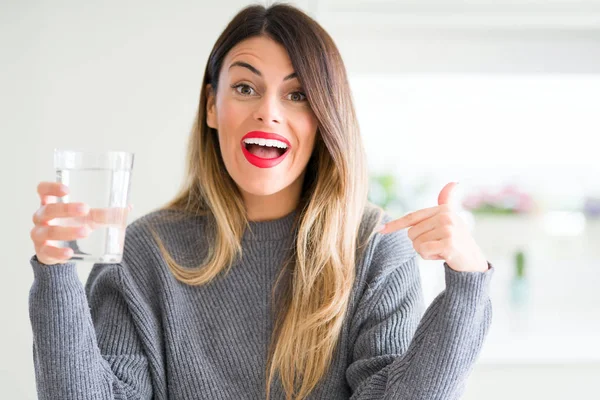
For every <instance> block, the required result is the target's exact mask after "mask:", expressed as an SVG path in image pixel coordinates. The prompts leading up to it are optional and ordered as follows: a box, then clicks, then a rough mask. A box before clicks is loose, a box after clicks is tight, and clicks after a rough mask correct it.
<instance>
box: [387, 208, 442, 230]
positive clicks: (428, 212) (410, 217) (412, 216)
mask: <svg viewBox="0 0 600 400" xmlns="http://www.w3.org/2000/svg"><path fill="white" fill-rule="evenodd" d="M438 211H439V207H438V206H435V207H429V208H424V209H422V210H418V211H413V212H410V213H408V214H406V215H405V216H403V217H401V218H398V219H396V220H394V221H390V222H388V223H387V224H385V229H384V232H385V233H388V232H394V231H398V230H400V229H404V228H407V227H409V226H413V225H416V224H418V223H419V222H421V221H423V220H426V219H428V218H431V217H432V216H434V215H435V214H437V212H438Z"/></svg>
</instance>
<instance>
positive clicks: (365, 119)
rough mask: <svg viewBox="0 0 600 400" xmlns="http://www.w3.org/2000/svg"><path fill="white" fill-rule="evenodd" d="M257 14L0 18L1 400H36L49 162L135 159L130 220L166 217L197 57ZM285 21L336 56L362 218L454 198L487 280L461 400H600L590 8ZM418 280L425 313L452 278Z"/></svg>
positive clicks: (599, 23)
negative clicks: (348, 111) (476, 346)
mask: <svg viewBox="0 0 600 400" xmlns="http://www.w3.org/2000/svg"><path fill="white" fill-rule="evenodd" d="M250 3H251V2H248V1H234V0H222V1H219V2H215V3H211V4H210V5H209V3H205V2H201V1H184V0H179V1H166V0H164V1H152V2H148V1H116V0H110V1H101V2H100V1H97V2H81V1H74V0H62V1H61V0H55V1H52V2H50V1H42V0H39V1H33V0H24V1H16V0H4V1H2V2H0V44H1V46H2V49H3V51H2V54H1V55H0V57H1V62H0V68H1V69H0V87H1V89H0V93H1V94H0V106H1V110H2V114H1V115H2V118H0V134H1V135H2V142H3V144H4V154H3V156H2V157H1V160H0V163H1V164H0V166H1V167H2V170H3V171H5V174H4V178H5V186H4V187H3V189H2V191H3V193H5V195H3V196H2V200H1V202H2V203H1V205H2V207H1V209H2V221H3V223H4V229H2V230H1V233H0V234H1V235H2V237H1V238H0V239H1V243H2V244H3V249H2V250H3V254H4V271H5V273H4V275H3V276H4V277H5V279H3V280H2V290H1V291H0V307H2V309H1V315H2V317H3V320H4V323H3V329H2V330H0V346H1V349H0V353H1V354H2V358H1V361H0V372H1V373H0V387H2V393H0V397H1V398H6V399H35V398H36V396H35V380H34V372H33V361H32V351H31V350H32V349H31V343H32V335H31V328H30V324H29V315H28V304H27V301H28V300H27V299H28V291H29V288H30V287H31V283H32V280H33V275H32V273H31V269H30V266H29V258H30V257H31V256H32V255H33V252H34V250H33V246H32V244H31V241H30V239H29V231H30V229H31V227H32V223H31V215H32V214H33V212H34V211H35V210H36V209H37V208H38V207H39V201H38V198H37V195H36V186H37V183H38V182H39V181H41V180H54V171H53V170H52V152H53V149H54V148H55V147H68V148H80V149H88V148H89V149H105V150H125V151H132V152H134V153H136V160H135V167H134V173H133V183H132V193H131V200H132V203H133V204H134V205H135V208H134V210H133V215H132V217H131V219H135V218H137V217H138V216H140V215H143V214H144V213H146V212H148V211H149V210H151V209H153V208H155V207H157V206H158V205H160V204H162V203H164V202H165V201H167V200H169V199H170V198H171V197H172V196H173V195H174V193H175V191H176V189H177V188H178V187H179V184H180V182H181V179H182V176H183V165H184V164H183V162H184V155H185V146H186V144H187V136H188V133H189V131H190V127H191V124H192V120H193V118H194V114H195V111H196V107H197V102H198V96H199V88H200V84H201V80H202V74H203V71H204V67H205V63H206V60H207V57H208V54H209V52H210V50H211V48H212V45H213V43H214V41H215V40H216V38H217V36H218V35H219V34H220V32H221V30H222V29H223V28H224V27H225V25H226V24H227V22H228V21H229V19H230V18H231V17H233V15H234V14H235V13H236V12H237V11H238V10H239V9H240V8H241V7H243V6H245V5H247V4H250ZM268 3H270V2H263V4H268ZM291 3H292V4H295V5H297V6H299V7H301V8H302V9H304V10H305V11H307V12H308V13H309V14H310V15H311V16H313V17H314V18H315V19H316V20H317V21H319V22H320V23H321V24H322V25H323V26H324V27H325V29H326V30H327V31H328V32H329V33H330V34H331V35H332V37H333V38H334V40H335V41H336V43H337V45H338V46H339V48H340V50H341V52H342V56H343V57H344V60H345V63H346V67H347V70H348V73H349V76H350V81H351V86H352V90H353V96H354V100H355V105H356V109H357V113H358V117H359V121H360V125H361V131H362V135H363V139H364V142H365V145H366V147H367V151H368V158H369V168H370V172H371V186H370V195H369V196H370V199H371V201H373V202H375V203H377V204H379V205H381V206H382V207H384V208H385V209H386V210H387V211H388V212H389V213H390V214H391V215H392V216H397V217H400V216H402V215H403V214H405V213H406V212H409V211H413V210H415V209H419V208H425V207H430V206H434V205H437V195H438V194H439V192H440V190H441V189H442V187H443V186H444V185H445V184H446V183H448V182H450V181H459V182H460V185H459V186H458V188H457V189H458V190H457V191H456V193H455V195H456V196H455V197H454V198H453V201H454V203H455V205H456V206H457V207H458V209H459V210H460V211H459V212H460V214H461V216H463V217H464V219H465V221H466V222H467V223H468V224H469V226H470V227H471V229H472V231H473V235H474V236H475V238H476V240H477V242H478V243H479V244H480V246H481V247H482V248H483V249H484V251H485V253H486V256H487V258H488V260H489V261H490V262H491V263H492V264H493V265H494V267H495V268H496V271H495V276H494V279H493V282H492V293H491V295H492V300H493V304H494V315H493V323H492V328H491V330H490V333H489V335H488V338H487V340H486V343H485V346H484V348H483V350H482V353H481V355H480V358H479V360H478V362H477V365H476V367H475V369H474V371H473V373H472V375H471V376H470V378H469V383H468V385H467V392H466V394H465V396H464V399H468V400H474V399H483V398H485V399H507V398H510V399H532V398H533V399H538V398H544V399H597V398H600V386H599V384H598V379H597V378H598V377H599V376H600V345H599V344H598V340H599V339H600V311H599V308H600V290H599V286H600V268H599V267H600V161H599V159H598V146H597V145H596V143H597V136H598V134H600V0H580V1H567V0H545V1H542V0H535V1H525V0H469V1H464V0H387V1H367V0H311V1H295V2H291ZM6 178H7V180H6ZM421 263H422V268H421V273H422V277H423V289H424V291H425V294H426V300H427V302H430V301H431V300H433V298H434V297H435V296H436V295H437V294H438V293H439V292H440V291H441V290H443V288H444V280H443V269H442V268H441V263H440V262H439V261H435V262H432V261H425V260H422V261H421ZM79 272H80V275H81V279H82V280H85V279H86V277H87V274H88V272H89V268H86V267H85V266H83V267H82V268H80V269H79Z"/></svg>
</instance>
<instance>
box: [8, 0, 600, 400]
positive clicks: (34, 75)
mask: <svg viewBox="0 0 600 400" xmlns="http://www.w3.org/2000/svg"><path fill="white" fill-rule="evenodd" d="M246 3H248V2H246V1H241V0H239V1H233V0H227V1H220V2H210V6H209V5H208V2H207V3H204V2H201V1H178V2H170V1H169V2H167V1H162V2H143V1H127V2H122V1H116V0H111V1H102V2H80V1H75V0H68V1H52V2H50V1H42V0H38V1H33V0H30V1H11V0H8V1H4V2H2V3H1V4H0V45H1V46H0V47H1V48H2V49H3V52H2V54H1V55H0V57H2V58H1V62H0V93H1V94H0V110H1V111H0V115H1V118H0V135H1V138H2V143H3V144H4V146H3V152H4V154H3V155H2V157H0V166H1V168H2V171H3V172H4V174H3V176H4V178H7V179H5V181H4V187H3V188H2V193H3V196H2V200H0V202H1V203H0V205H1V206H2V207H0V209H1V210H2V211H1V216H2V221H3V222H4V225H3V229H2V230H1V231H0V235H1V237H0V240H1V243H2V250H3V255H4V268H5V271H7V272H6V273H5V275H4V279H2V283H1V285H2V289H1V290H0V315H1V316H2V318H3V321H4V323H3V328H2V330H0V354H2V361H1V362H0V387H1V388H2V392H1V393H0V397H2V398H7V399H35V381H34V375H33V363H32V354H31V343H32V337H31V329H30V325H29V317H28V291H29V288H30V286H31V283H32V274H31V270H30V267H29V264H28V260H29V258H30V257H31V256H32V255H33V247H32V245H31V241H30V240H29V231H30V229H31V227H32V223H31V215H32V214H33V212H34V211H35V210H36V209H37V208H38V205H39V201H38V198H37V195H36V193H35V189H36V185H37V183H38V182H39V181H41V180H53V179H54V176H53V170H52V150H53V148H54V147H75V148H77V147H86V148H99V149H119V150H129V151H133V152H135V153H136V160H135V168H134V174H133V185H132V202H133V204H135V209H134V212H133V214H132V217H131V218H132V219H133V218H136V217H137V216H139V215H141V214H144V213H145V212H147V211H148V210H150V209H152V208H155V207H156V206H158V205H160V204H161V203H163V202H165V201H167V200H168V199H170V197H171V196H172V195H173V194H174V192H175V190H176V188H177V187H178V186H179V183H180V179H181V177H182V167H183V157H184V150H185V145H186V139H187V136H188V132H189V129H190V127H191V124H192V120H193V118H194V114H195V109H196V107H197V101H198V95H199V85H200V81H201V79H202V73H203V70H204V67H205V62H206V59H207V56H208V53H209V51H210V49H211V47H212V45H213V43H214V40H215V39H216V37H217V36H218V34H219V33H220V31H221V30H222V28H223V27H224V26H225V24H226V23H227V22H228V20H229V19H230V18H231V17H232V16H233V15H234V14H235V12H236V11H237V10H238V9H239V8H240V7H241V6H242V5H244V4H246ZM317 3H318V2H316V1H314V0H313V1H301V2H297V4H300V5H301V6H304V7H306V9H307V10H319V7H318V4H317ZM322 15H323V18H322V20H323V23H324V25H325V26H326V28H329V27H330V31H331V33H332V35H333V36H334V39H336V41H337V42H338V44H339V46H340V49H341V50H342V54H343V55H344V57H345V60H346V64H347V67H348V70H349V72H350V73H351V75H353V76H360V75H361V74H365V73H369V74H376V73H388V74H389V73H403V72H502V73H509V72H514V71H515V70H519V71H521V72H536V71H538V72H539V70H540V68H542V67H543V66H544V65H545V64H546V65H547V67H548V68H549V69H550V70H552V71H554V72H596V73H597V72H599V71H600V61H599V56H598V55H599V54H600V51H596V52H594V50H598V49H599V47H598V43H599V41H598V40H597V38H598V37H597V35H595V34H589V35H587V36H586V35H584V36H581V35H583V34H579V36H578V35H576V34H575V33H573V34H572V35H571V37H580V38H582V39H581V40H580V41H578V42H577V43H575V44H574V43H573V42H568V41H566V42H565V37H566V36H564V35H563V36H560V35H559V36H556V34H555V36H544V34H543V33H540V32H537V33H536V32H533V33H532V32H529V33H527V32H525V33H524V35H525V36H518V33H517V32H516V31H511V32H513V33H506V34H504V35H503V34H499V33H498V32H496V33H493V32H488V33H487V36H488V37H489V38H490V39H491V40H489V41H486V40H485V35H484V36H479V39H477V40H466V39H465V36H464V35H463V34H454V35H445V34H442V35H440V34H436V35H434V36H427V35H431V33H428V34H425V33H423V35H425V36H420V35H415V36H412V38H411V36H410V34H409V33H408V32H405V33H404V34H402V35H398V36H396V38H397V39H396V40H394V41H393V42H392V43H391V44H392V46H391V47H384V46H383V45H384V44H388V45H389V44H390V43H389V42H387V43H386V42H382V41H377V42H373V41H372V40H375V39H381V37H377V36H376V35H374V32H373V31H371V30H368V29H367V30H364V31H360V30H355V31H354V32H353V31H350V30H348V29H347V28H344V26H343V24H341V23H340V24H337V25H336V24H335V23H334V22H335V19H334V18H331V17H330V16H329V17H328V15H329V14H327V13H325V12H323V14H322ZM338 22H339V21H338ZM367 32H368V33H369V34H370V35H372V36H371V38H370V40H371V41H368V40H367V39H368V37H367ZM396 32H397V31H396ZM362 33H364V35H362ZM413 33H414V32H413ZM357 36H359V37H357ZM424 37H428V38H429V39H426V40H424V39H423V38H424ZM469 37H470V36H469ZM522 37H528V38H529V40H525V41H524V40H522V39H521V38H522ZM557 38H558V39H557ZM471 39H472V37H471ZM444 40H445V41H444ZM374 43H375V44H374ZM552 43H554V44H556V45H555V46H553V45H551V44H552ZM4 49H6V50H4ZM453 49H454V50H457V51H452V50H453ZM494 49H495V50H496V52H494ZM416 50H420V51H419V52H418V54H416V53H415V51H416ZM498 51H500V52H503V54H505V55H510V57H513V56H517V55H519V56H521V58H520V60H521V61H520V62H514V63H512V64H510V63H509V64H507V63H498V62H495V58H494V57H496V56H497V54H499V53H498ZM477 52H479V54H483V55H484V56H482V57H479V58H478V57H477V56H476V54H477ZM569 55H571V56H572V57H568V56H569ZM505 59H506V58H505ZM444 60H445V61H444ZM476 60H479V61H482V60H483V61H485V62H476ZM544 60H545V61H546V63H544ZM548 60H550V61H555V62H548ZM444 62H446V63H445V64H444ZM88 268H89V266H85V265H83V266H82V268H81V269H80V272H81V277H82V279H85V277H86V275H87V272H88ZM597 373H598V367H597V366H590V367H585V366H579V367H575V368H571V369H568V368H565V369H552V368H550V367H544V368H538V367H537V366H531V367H529V366H527V365H524V366H522V367H519V368H516V367H515V368H513V367H511V366H503V367H496V366H493V365H492V366H482V367H478V368H477V369H476V371H475V374H474V379H472V380H471V386H470V392H469V396H470V397H469V398H470V399H477V398H483V397H484V395H485V398H487V399H492V398H493V396H494V395H496V396H497V397H495V398H498V399H500V398H502V399H504V398H514V399H525V398H530V397H536V398H537V397H542V395H540V392H537V391H531V392H527V390H528V389H526V386H527V385H531V382H529V381H532V382H534V383H535V385H534V386H538V385H543V384H547V383H548V382H549V381H553V382H556V383H555V384H554V385H550V386H549V387H551V388H554V389H556V390H549V391H547V392H546V393H544V394H543V397H544V398H547V399H552V398H554V399H560V398H567V395H566V393H567V390H568V388H569V387H570V386H573V387H574V388H575V389H577V388H579V389H578V390H580V392H579V393H581V394H583V393H587V394H590V393H593V392H592V391H593V390H597V388H595V387H594V385H593V383H592V384H590V383H589V382H591V381H592V376H593V375H594V374H595V376H597ZM584 377H588V378H589V379H585V378H584ZM546 378H548V379H546ZM561 379H562V381H561ZM499 381H500V382H514V385H510V384H509V385H507V386H505V387H503V388H499V387H498V382H499ZM492 385H496V386H492ZM586 385H587V386H586ZM491 387H494V390H493V391H490V388H491ZM526 393H528V395H526ZM595 393H598V392H597V391H596V392H595ZM553 396H554V397H553ZM572 398H585V397H584V396H583V395H582V396H572Z"/></svg>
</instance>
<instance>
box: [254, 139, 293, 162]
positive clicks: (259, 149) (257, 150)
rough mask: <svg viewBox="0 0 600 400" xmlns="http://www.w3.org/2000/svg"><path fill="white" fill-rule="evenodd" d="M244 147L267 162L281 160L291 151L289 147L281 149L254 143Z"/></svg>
mask: <svg viewBox="0 0 600 400" xmlns="http://www.w3.org/2000/svg"><path fill="white" fill-rule="evenodd" d="M244 147H245V148H246V150H248V152H249V153H250V154H252V155H255V156H256V157H260V158H264V159H267V160H269V159H276V158H279V157H281V156H282V155H284V154H285V153H286V152H287V151H288V150H289V147H287V148H285V149H284V148H281V147H275V146H262V145H260V144H252V143H244Z"/></svg>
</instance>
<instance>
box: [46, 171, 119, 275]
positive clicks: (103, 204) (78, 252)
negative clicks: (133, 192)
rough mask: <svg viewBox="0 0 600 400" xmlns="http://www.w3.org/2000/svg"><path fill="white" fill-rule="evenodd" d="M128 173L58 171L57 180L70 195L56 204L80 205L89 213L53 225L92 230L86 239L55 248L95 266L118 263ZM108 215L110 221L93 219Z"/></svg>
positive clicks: (58, 219)
mask: <svg viewBox="0 0 600 400" xmlns="http://www.w3.org/2000/svg"><path fill="white" fill-rule="evenodd" d="M130 178H131V170H111V169H57V170H56V180H57V182H60V183H62V184H64V185H67V186H68V187H69V194H67V195H66V196H64V197H62V198H58V199H57V201H58V202H64V203H75V202H83V203H86V204H88V205H89V206H90V208H91V209H92V212H91V213H90V214H89V215H88V216H87V217H72V218H55V219H54V220H53V221H52V225H60V226H82V225H84V224H86V223H88V224H89V221H90V220H92V219H93V220H94V222H93V231H92V232H91V233H90V234H89V235H88V236H87V237H85V238H83V239H78V240H73V241H57V242H55V243H54V244H53V245H55V246H57V247H70V248H72V249H73V257H71V260H81V261H89V262H95V263H118V262H120V261H121V259H122V256H123V243H124V239H125V227H126V224H127V214H126V213H125V212H123V211H124V210H125V209H126V207H127V205H128V204H129V203H128V200H129V198H128V197H129V186H130V182H131V180H130ZM109 210H112V212H111V213H110V216H111V218H109V219H108V220H103V221H99V220H98V219H96V218H94V217H93V216H95V215H98V214H97V213H99V212H107V211H109Z"/></svg>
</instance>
